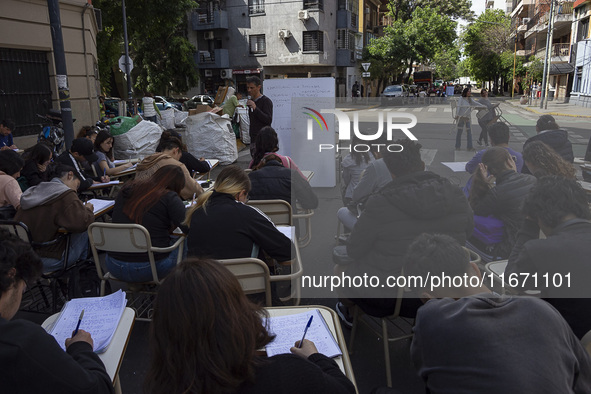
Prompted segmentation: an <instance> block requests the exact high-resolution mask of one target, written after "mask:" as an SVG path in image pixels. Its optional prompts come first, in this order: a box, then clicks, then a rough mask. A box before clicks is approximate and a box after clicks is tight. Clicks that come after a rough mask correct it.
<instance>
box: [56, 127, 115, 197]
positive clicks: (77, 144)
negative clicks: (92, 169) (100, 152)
mask: <svg viewBox="0 0 591 394" xmlns="http://www.w3.org/2000/svg"><path fill="white" fill-rule="evenodd" d="M97 160H98V156H97V155H96V153H94V144H93V143H92V141H91V140H89V139H88V138H76V139H75V140H74V141H72V147H71V148H70V150H69V151H66V152H64V153H62V154H61V155H59V156H58V157H57V158H56V161H57V162H58V163H62V164H65V165H67V166H71V167H73V168H75V169H76V172H77V174H78V178H80V187H79V188H78V191H79V192H83V191H85V190H87V189H88V188H89V187H90V186H92V185H93V184H94V183H99V182H109V176H108V175H106V176H102V177H92V176H90V175H88V174H85V173H84V163H94V162H95V161H97Z"/></svg>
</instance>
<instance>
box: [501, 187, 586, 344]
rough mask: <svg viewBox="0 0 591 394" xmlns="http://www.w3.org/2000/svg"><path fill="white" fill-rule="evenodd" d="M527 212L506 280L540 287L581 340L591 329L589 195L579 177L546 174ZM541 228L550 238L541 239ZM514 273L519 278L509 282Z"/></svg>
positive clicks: (522, 287) (531, 195) (528, 201)
mask: <svg viewBox="0 0 591 394" xmlns="http://www.w3.org/2000/svg"><path fill="white" fill-rule="evenodd" d="M524 213H525V220H524V221H523V226H522V228H521V230H520V231H519V233H518V234H517V242H516V243H515V246H514V247H513V250H512V251H511V255H510V256H509V263H508V264H507V268H506V269H505V278H506V279H505V284H509V285H510V286H515V285H517V289H518V290H534V289H538V290H540V296H541V297H542V298H543V299H545V300H546V301H548V302H549V303H550V304H551V305H552V306H553V307H554V308H556V310H558V312H560V314H561V315H562V316H563V317H564V320H566V321H567V323H568V324H569V325H570V327H571V328H572V330H573V332H574V333H575V335H576V336H577V337H579V338H582V337H583V336H584V335H585V333H586V332H587V331H589V330H591V313H589V311H590V310H591V287H590V286H589V282H590V281H591V259H590V258H589V256H591V210H590V208H589V203H588V201H587V194H586V192H585V190H583V188H582V187H581V185H579V184H578V182H577V181H576V180H574V179H566V178H563V177H559V176H546V177H543V178H540V179H539V180H538V182H537V183H536V185H535V186H534V187H533V188H532V189H531V190H530V191H529V195H528V197H527V199H526V200H525V203H524ZM540 230H542V232H543V233H544V234H545V235H546V238H545V239H539V234H540ZM534 274H537V277H536V280H534V276H533V275H534ZM509 275H512V276H513V278H519V280H518V281H512V282H507V280H508V279H509V278H510V277H511V276H509ZM526 275H528V276H526ZM546 278H547V279H546Z"/></svg>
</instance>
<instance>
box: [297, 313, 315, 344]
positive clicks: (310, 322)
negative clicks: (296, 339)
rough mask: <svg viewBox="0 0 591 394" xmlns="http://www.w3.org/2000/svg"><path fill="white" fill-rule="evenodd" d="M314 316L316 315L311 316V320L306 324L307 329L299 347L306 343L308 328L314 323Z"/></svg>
mask: <svg viewBox="0 0 591 394" xmlns="http://www.w3.org/2000/svg"><path fill="white" fill-rule="evenodd" d="M313 318H314V315H312V316H310V320H308V324H306V329H305V330H304V335H302V340H301V341H300V346H298V348H301V347H302V344H303V343H304V338H306V333H307V332H308V328H310V324H312V319H313Z"/></svg>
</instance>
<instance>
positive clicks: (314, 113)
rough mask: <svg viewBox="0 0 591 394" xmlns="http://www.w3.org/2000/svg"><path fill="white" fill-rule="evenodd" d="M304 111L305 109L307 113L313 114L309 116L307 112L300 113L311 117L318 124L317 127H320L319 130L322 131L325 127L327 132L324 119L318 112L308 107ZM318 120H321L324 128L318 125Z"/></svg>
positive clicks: (320, 124)
mask: <svg viewBox="0 0 591 394" xmlns="http://www.w3.org/2000/svg"><path fill="white" fill-rule="evenodd" d="M304 109H307V110H308V111H312V112H313V114H311V113H309V112H302V113H303V114H305V115H309V116H310V117H312V119H314V120H315V121H316V123H318V126H320V130H324V127H326V130H328V125H327V124H326V120H325V119H324V117H323V116H322V115H320V112H318V111H315V110H313V109H312V108H309V107H304ZM318 118H320V119H318ZM320 120H322V123H324V127H322V123H320Z"/></svg>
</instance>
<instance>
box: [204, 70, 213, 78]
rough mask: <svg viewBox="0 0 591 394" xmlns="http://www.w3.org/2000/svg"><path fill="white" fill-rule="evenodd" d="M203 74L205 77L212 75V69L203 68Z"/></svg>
mask: <svg viewBox="0 0 591 394" xmlns="http://www.w3.org/2000/svg"><path fill="white" fill-rule="evenodd" d="M205 76H206V77H213V71H211V70H205Z"/></svg>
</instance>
